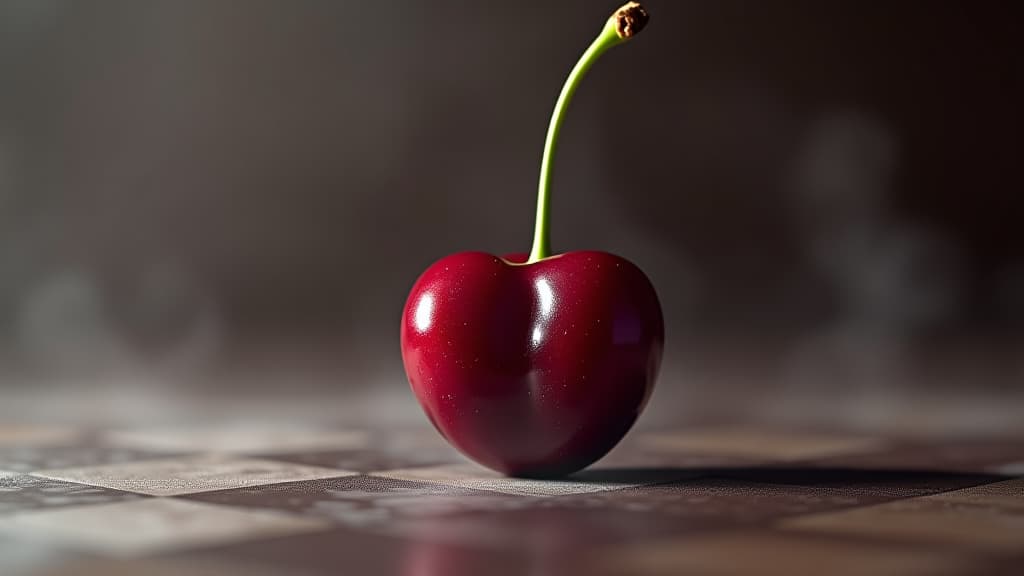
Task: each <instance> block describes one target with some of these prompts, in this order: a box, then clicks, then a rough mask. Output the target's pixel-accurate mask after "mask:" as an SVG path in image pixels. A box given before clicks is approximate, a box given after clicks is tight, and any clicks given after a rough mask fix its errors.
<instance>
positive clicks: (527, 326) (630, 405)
mask: <svg viewBox="0 0 1024 576" xmlns="http://www.w3.org/2000/svg"><path fill="white" fill-rule="evenodd" d="M646 22H647V13H646V12H645V11H644V9H643V8H642V7H640V5H639V4H637V3H635V2H630V3H628V4H626V5H625V6H623V7H622V8H620V9H619V10H617V11H616V12H615V14H613V15H612V17H611V18H610V19H609V20H608V23H607V24H606V25H605V27H604V28H603V29H602V31H601V34H600V35H599V36H598V37H597V39H596V40H594V42H593V44H591V46H590V47H589V48H588V49H587V51H586V52H585V53H584V54H583V56H582V57H581V59H580V61H579V62H578V63H577V64H576V66H575V67H574V68H573V70H572V72H571V73H570V74H569V78H568V80H567V81H566V84H565V87H564V88H563V89H562V92H561V95H560V96H559V98H558V103H557V104H556V106H555V111H554V114H553V116H552V119H551V124H550V126H549V128H548V136H547V140H546V143H545V148H544V156H543V161H542V164H541V177H540V183H539V190H538V200H537V225H536V231H535V235H534V243H533V249H532V251H531V253H530V254H529V255H528V256H527V255H524V254H518V255H510V256H506V257H504V258H500V257H497V256H493V255H490V254H485V253H482V252H464V253H460V254H455V255H452V256H448V257H446V258H443V259H441V260H440V261H438V262H436V263H435V264H433V265H432V266H431V267H430V268H428V269H427V270H426V272H424V273H423V275H422V276H420V278H419V280H417V282H416V284H415V285H414V286H413V288H412V291H411V293H410V294H409V299H408V301H407V303H406V306H405V310H404V313H403V316H402V329H401V344H402V359H403V362H404V364H405V371H406V374H407V376H408V377H409V382H410V384H411V386H412V390H413V392H414V393H415V395H416V397H417V399H418V400H419V402H420V404H421V406H422V407H423V409H424V411H425V412H426V414H427V417H428V418H429V419H430V421H431V422H432V423H433V424H434V426H435V427H436V428H437V430H438V431H439V432H440V433H441V434H442V435H443V436H444V437H445V438H446V439H447V440H448V442H450V443H451V444H452V445H453V446H455V447H456V448H458V449H459V450H460V451H461V452H463V453H464V454H465V455H467V456H468V457H470V458H472V459H473V460H475V461H477V462H479V463H480V464H483V465H484V466H487V467H489V468H492V469H494V470H497V471H499V472H502V473H505V474H509V475H514V476H528V477H556V476H561V475H566V474H570V473H572V472H575V471H577V470H580V469H582V468H584V467H586V466H588V465H590V464H591V463H593V462H595V461H596V460H598V459H599V458H601V457H602V456H604V455H605V454H606V453H607V452H608V451H609V450H611V448H612V447H614V446H615V444H617V443H618V442H619V440H621V439H622V437H623V436H624V435H625V434H626V432H628V431H629V429H630V427H631V426H632V425H633V423H634V422H635V421H636V419H637V417H638V416H639V415H640V412H641V411H642V410H643V407H644V405H645V404H646V403H647V400H648V398H649V397H650V394H651V391H652V390H653V388H654V382H655V378H656V376H657V373H658V367H659V364H660V362H661V354H662V348H663V345H664V322H663V319H662V314H661V307H660V305H659V303H658V297H657V295H656V293H655V291H654V288H653V286H652V285H651V283H650V281H649V280H648V279H647V277H646V276H645V275H644V273H643V272H642V271H641V270H640V269H639V268H637V267H636V266H635V265H633V264H632V263H630V262H629V261H628V260H625V259H623V258H621V257H619V256H615V255H613V254H608V253H606V252H595V251H577V252H568V253H564V254H557V255H551V253H550V249H549V235H548V216H547V215H548V212H549V205H550V204H549V199H550V196H549V194H548V191H549V188H550V184H551V160H552V157H553V154H554V149H555V143H556V142H557V139H558V133H559V130H560V129H561V125H562V121H563V119H564V112H565V110H566V108H567V106H568V103H569V101H570V100H571V99H572V96H573V94H574V93H575V90H576V88H577V86H578V85H579V82H580V80H581V79H582V77H583V76H584V75H585V74H586V72H587V70H589V68H590V66H591V65H592V64H593V63H594V62H595V61H596V60H597V58H599V57H600V56H601V54H603V53H604V52H605V51H607V50H608V49H609V48H611V47H613V46H615V45H617V44H621V43H623V42H625V41H627V40H629V39H630V38H632V37H633V36H634V35H636V34H637V33H638V32H639V31H640V30H641V29H642V28H643V27H644V25H645V24H646Z"/></svg>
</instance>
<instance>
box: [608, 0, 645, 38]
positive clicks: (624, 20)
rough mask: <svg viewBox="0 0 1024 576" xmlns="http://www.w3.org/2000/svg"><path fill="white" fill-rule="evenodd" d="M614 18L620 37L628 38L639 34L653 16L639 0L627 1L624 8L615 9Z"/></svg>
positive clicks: (616, 30)
mask: <svg viewBox="0 0 1024 576" xmlns="http://www.w3.org/2000/svg"><path fill="white" fill-rule="evenodd" d="M612 18H614V19H615V32H616V33H617V34H618V35H619V38H622V39H624V40H628V39H630V38H632V37H633V36H636V35H637V34H639V33H640V31H641V30H643V29H644V26H646V25H647V21H648V20H650V18H651V17H650V16H649V15H648V14H647V10H644V7H643V6H641V5H640V4H638V3H637V2H627V3H626V4H625V5H624V6H623V7H622V8H619V9H618V10H616V11H615V14H614V15H612Z"/></svg>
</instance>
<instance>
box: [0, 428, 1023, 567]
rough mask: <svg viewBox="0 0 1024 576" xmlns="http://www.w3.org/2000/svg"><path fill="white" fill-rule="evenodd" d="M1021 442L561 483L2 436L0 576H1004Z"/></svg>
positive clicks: (412, 463) (743, 450) (180, 444)
mask: <svg viewBox="0 0 1024 576" xmlns="http://www.w3.org/2000/svg"><path fill="white" fill-rule="evenodd" d="M1022 476H1024V439H1015V438H1002V439H1000V438H989V439H974V440H969V441H967V440H948V439H947V440H938V439H936V440H932V441H926V440H922V439H920V438H918V439H899V438H874V437H865V436H858V435H849V434H834V433H832V434H829V433H821V432H810V431H801V432H794V431H778V430H764V429H737V428H718V429H690V430H669V431H663V432H657V433H644V432H636V433H634V434H632V435H631V436H630V437H629V438H628V439H627V440H626V442H624V443H623V445H622V446H620V447H619V448H617V449H616V450H615V451H614V452H613V453H612V454H611V455H609V457H608V458H606V459H605V460H603V461H602V462H600V463H599V464H598V465H596V466H595V467H593V468H591V469H589V470H587V471H584V472H582V473H580V474H577V475H575V476H574V477H571V478H567V479H565V480H560V481H539V480H519V479H510V478H503V477H500V476H498V475H496V474H493V473H491V472H489V471H487V470H484V469H482V468H480V467H477V466H476V465H474V464H471V463H469V462H467V461H465V460H464V459H462V458H460V457H459V456H458V455H457V454H456V453H455V452H454V451H453V450H451V449H450V448H449V447H448V446H446V445H445V444H444V442H443V441H442V440H440V439H439V437H438V436H437V435H436V434H435V433H434V432H433V431H431V430H425V429H414V430H393V429H392V430H370V429H345V428H343V427H339V428H332V429H294V428H265V427H237V426H236V427H230V428H223V427H206V428H201V427H200V428H197V427H188V428H182V429H175V428H169V429H135V430H74V429H57V428H46V427H11V426H7V427H3V426H0V574H4V575H14V576H21V575H32V576H36V575H52V576H59V575H76V576H82V575H86V576H88V575H90V574H103V575H118V574H154V575H157V576H162V575H179V574H180V575H186V574H188V575H194V574H201V575H207V574H208V575H217V576H221V575H223V576H232V575H236V574H238V575H242V574H246V575H251V574H255V575H257V576H258V575H263V574H266V575H272V574H297V575H300V576H302V575H310V576H312V575H318V574H339V573H352V574H361V575H365V574H370V575H372V574H409V575H420V574H439V575H440V574H444V575H461V574H473V575H476V574H506V573H507V574H526V573H528V574H572V573H577V572H578V573H586V574H639V575H644V574H651V575H660V574H680V573H685V574H750V573H757V574H787V575H790V574H800V573H809V574H825V573H828V574H882V575H885V574H916V575H928V574H1000V573H1002V574H1008V575H1009V574H1022V573H1024V477H1022Z"/></svg>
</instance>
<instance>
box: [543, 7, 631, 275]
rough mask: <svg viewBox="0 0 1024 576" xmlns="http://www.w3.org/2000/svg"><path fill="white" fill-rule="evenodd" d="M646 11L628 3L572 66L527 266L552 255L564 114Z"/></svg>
mask: <svg viewBox="0 0 1024 576" xmlns="http://www.w3.org/2000/svg"><path fill="white" fill-rule="evenodd" d="M647 18H648V16H647V12H646V11H645V10H644V9H643V7H641V6H640V5H639V4H637V3H636V2H629V3H627V4H625V5H624V6H622V7H621V8H619V9H618V10H616V11H615V13H614V14H612V16H611V17H610V18H609V19H608V22H607V23H606V24H605V26H604V28H602V29H601V33H600V34H598V36H597V38H595V39H594V42H593V43H591V45H590V47H589V48H587V50H586V52H584V53H583V56H581V57H580V60H579V62H577V63H576V66H574V67H573V69H572V72H570V73H569V78H568V79H566V81H565V85H564V86H562V92H561V94H559V95H558V101H557V102H556V103H555V110H554V112H553V113H552V114H551V123H550V124H549V125H548V135H547V138H546V139H545V141H544V156H543V158H542V159H541V164H540V182H539V184H538V185H537V224H536V228H535V229H534V234H533V249H532V250H531V251H530V257H529V259H528V260H527V263H528V264H531V263H533V262H537V261H538V260H542V259H544V258H547V257H548V256H550V255H551V235H550V233H549V229H548V220H549V218H548V214H549V212H550V208H551V194H550V190H551V167H552V159H553V158H554V155H555V145H556V144H557V143H558V135H559V133H560V132H561V130H562V123H563V122H564V121H565V111H566V109H568V107H569V102H570V101H572V97H573V95H574V94H575V93H576V89H577V88H578V87H579V85H580V82H581V81H582V80H583V77H584V76H585V75H586V74H587V71H589V70H590V67H591V66H593V65H594V63H595V62H597V60H598V59H599V58H600V57H601V55H602V54H604V53H605V52H607V51H608V49H609V48H612V47H613V46H617V45H619V44H622V43H624V42H626V41H627V40H629V39H630V38H632V37H633V36H635V35H636V34H638V33H639V32H640V31H641V30H642V29H643V27H644V26H645V25H646V24H647Z"/></svg>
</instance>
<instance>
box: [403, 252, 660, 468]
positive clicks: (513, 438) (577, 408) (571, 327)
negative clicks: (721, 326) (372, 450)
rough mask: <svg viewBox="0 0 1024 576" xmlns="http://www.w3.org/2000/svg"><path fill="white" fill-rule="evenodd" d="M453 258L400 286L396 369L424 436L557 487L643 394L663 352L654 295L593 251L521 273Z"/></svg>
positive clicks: (475, 258) (519, 266) (613, 434)
mask: <svg viewBox="0 0 1024 576" xmlns="http://www.w3.org/2000/svg"><path fill="white" fill-rule="evenodd" d="M525 261H526V256H525V255H522V254H519V255H512V256H509V257H507V258H504V259H503V258H499V257H497V256H493V255H490V254H485V253H483V252H463V253H460V254H455V255H452V256H448V257H446V258H443V259H442V260H440V261H438V262H437V263H435V264H434V265H433V266H431V267H430V268H428V269H427V271H426V272H424V273H423V275H422V276H420V278H419V280H417V282H416V284H415V285H414V286H413V289H412V292H411V293H410V295H409V299H408V301H407V302H406V305H405V310H404V312H403V315H402V329H401V347H402V360H403V362H404V364H405V371H406V374H407V375H408V377H409V382H410V384H411V386H412V390H413V392H414V393H415V395H416V397H417V399H418V400H419V402H420V405H421V406H422V407H423V410H424V411H425V412H426V414H427V417H428V418H429V419H430V421H431V422H432V423H433V424H434V426H435V427H436V428H437V430H438V431H439V432H440V433H441V434H442V435H443V436H444V437H445V438H446V439H447V440H448V442H449V443H451V444H452V445H453V446H454V447H456V448H457V449H458V450H460V451H461V452H462V453H463V454H465V455H466V456H468V457H469V458H471V459H473V460H475V461H476V462H478V463H480V464H482V465H484V466H487V467H488V468H491V469H493V470H496V471H498V472H501V473H504V474H507V475H510V476H522V477H557V476H563V475H566V474H570V473H572V472H575V471H577V470H580V469H582V468H585V467H586V466H588V465H589V464H591V463H593V462H595V461H596V460H598V459H599V458H601V457H602V456H604V455H605V454H607V452H608V451H609V450H611V449H612V447H614V446H615V444H617V443H618V442H619V440H621V439H622V437H623V436H624V435H625V434H626V432H627V431H628V430H629V428H630V427H631V426H632V425H633V423H634V422H635V421H636V419H637V417H638V416H639V415H640V412H641V410H642V409H643V407H644V405H645V404H646V403H647V400H648V398H649V397H650V395H651V391H652V390H653V387H654V381H655V377H656V376H657V372H658V367H659V364H660V362H661V355H662V348H663V346H664V338H665V337H664V321H663V319H662V314H661V306H660V305H659V303H658V297H657V294H656V293H655V291H654V288H653V286H652V285H651V282H650V281H649V280H648V279H647V277H646V276H645V275H644V273H643V272H642V271H641V270H640V269H639V268H637V267H636V266H635V265H633V264H632V263H630V262H629V261H628V260H625V259H623V258H620V257H618V256H615V255H613V254H608V253H606V252H594V251H580V252H568V253H565V254H560V255H557V256H552V257H548V258H544V259H542V260H539V261H537V262H534V263H531V264H525V263H523V262H525Z"/></svg>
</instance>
